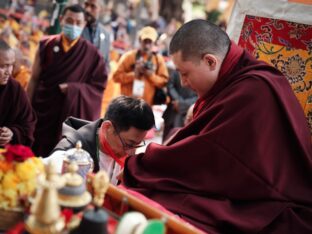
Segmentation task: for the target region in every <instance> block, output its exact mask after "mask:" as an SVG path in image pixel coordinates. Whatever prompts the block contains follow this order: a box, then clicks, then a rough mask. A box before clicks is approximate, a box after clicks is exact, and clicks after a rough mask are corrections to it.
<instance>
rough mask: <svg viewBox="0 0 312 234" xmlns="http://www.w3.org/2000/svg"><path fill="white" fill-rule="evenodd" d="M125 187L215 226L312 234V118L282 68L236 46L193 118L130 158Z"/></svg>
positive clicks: (203, 225)
mask: <svg viewBox="0 0 312 234" xmlns="http://www.w3.org/2000/svg"><path fill="white" fill-rule="evenodd" d="M124 184H125V185H126V186H127V187H128V188H130V189H133V190H135V191H137V192H141V193H142V194H144V195H146V196H147V197H149V198H151V199H153V200H154V201H156V202H158V203H160V204H161V205H163V206H164V207H166V208H167V209H168V210H170V211H172V212H173V213H176V214H178V215H179V216H181V217H182V218H183V219H185V220H187V221H189V222H190V223H192V224H193V225H195V226H197V227H199V228H201V229H203V230H205V231H207V232H209V233H283V234H284V233H301V234H302V233H311V232H312V222H311V221H312V147H311V142H310V135H309V130H308V125H307V120H306V119H305V117H304V114H303V110H302V109H301V107H300V105H299V103H298V100H297V99H296V97H295V95H294V94H293V91H292V89H291V87H290V85H289V83H288V81H287V80H286V78H285V77H284V76H283V75H282V74H281V73H280V72H279V71H278V70H276V69H275V68H273V67H271V66H269V65H267V64H265V63H264V62H260V61H258V60H256V59H254V58H253V57H252V56H251V55H250V54H248V53H247V52H246V51H243V50H242V49H240V48H238V47H237V46H236V45H234V44H232V45H231V49H230V51H229V53H228V55H227V57H226V59H225V61H224V62H223V65H222V68H221V71H220V74H219V78H218V80H217V82H216V83H215V85H214V86H213V87H212V89H211V90H210V91H209V92H208V93H207V94H206V95H205V96H204V97H202V98H200V99H199V100H198V101H197V103H196V105H195V108H194V119H193V121H192V122H191V123H190V124H188V125H187V126H185V127H184V128H182V129H181V130H180V131H179V132H177V134H176V135H175V136H174V137H173V138H172V139H171V140H170V141H169V143H168V145H167V146H163V145H158V144H153V143H152V144H150V145H149V146H148V147H147V149H146V152H145V154H139V155H137V156H133V157H129V158H128V159H127V161H126V164H125V171H124Z"/></svg>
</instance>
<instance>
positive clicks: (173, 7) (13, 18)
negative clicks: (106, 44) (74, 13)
mask: <svg viewBox="0 0 312 234" xmlns="http://www.w3.org/2000/svg"><path fill="white" fill-rule="evenodd" d="M76 3H78V4H81V5H82V6H84V0H53V1H51V0H2V1H1V2H0V39H3V40H4V41H6V42H7V43H8V44H9V45H10V46H11V47H12V48H14V49H15V51H16V64H15V66H14V71H13V77H14V78H15V79H16V80H17V81H18V82H19V83H20V84H21V85H22V86H23V87H24V88H25V89H26V88H27V85H28V82H29V79H30V77H31V72H32V70H31V68H32V64H33V62H34V57H35V53H36V50H37V47H38V43H39V41H40V39H42V37H43V36H44V35H52V34H58V33H60V32H61V27H60V24H59V15H60V14H61V12H62V9H64V7H65V6H66V5H70V4H76ZM103 3H104V5H103V6H104V7H103V8H102V10H101V16H100V22H101V24H102V25H104V27H105V29H106V31H107V32H108V33H109V37H110V53H109V54H110V56H109V57H110V60H109V71H110V72H109V78H108V83H107V87H106V89H105V92H104V96H103V101H102V107H101V110H102V111H101V113H102V115H103V114H104V113H105V110H106V107H107V104H108V103H109V102H110V100H111V99H112V98H114V97H116V96H118V95H120V84H118V83H116V82H114V80H113V79H111V74H112V73H113V72H114V71H115V70H116V67H117V65H118V60H119V58H120V57H121V55H123V54H124V53H125V52H127V51H129V50H131V49H134V48H137V47H139V45H138V40H137V39H138V32H139V30H140V29H141V28H143V27H144V26H152V27H154V28H155V29H156V30H157V33H158V39H157V41H156V43H155V44H154V48H153V50H154V51H155V52H158V53H160V54H161V55H163V57H164V60H165V62H166V65H167V68H168V71H169V76H170V80H171V81H172V82H168V85H171V87H173V86H174V85H175V84H177V85H179V84H178V83H179V82H176V81H178V80H179V79H178V77H176V76H177V74H176V73H175V72H174V69H173V63H172V61H170V58H169V56H168V46H169V42H170V39H171V37H172V35H173V34H174V33H175V31H176V30H177V29H178V28H179V27H180V25H182V24H183V23H184V22H187V21H189V20H191V19H194V18H202V19H207V20H209V21H211V22H213V23H215V24H217V25H219V26H220V27H222V28H223V29H225V28H226V24H227V21H228V20H229V16H230V13H231V10H232V7H233V4H234V0H171V1H165V0H128V1H127V0H103ZM194 36H196V35H194ZM173 88H175V87H173ZM178 88H179V89H181V87H178ZM179 92H180V91H179ZM181 92H182V93H183V92H184V91H183V90H182V91H181ZM167 94H168V93H167ZM191 96H192V95H191ZM173 98H174V97H172V96H170V95H169V94H168V100H167V104H168V103H170V102H171V103H173V101H174V100H173ZM170 99H171V100H170ZM195 101H196V98H194V97H193V96H192V99H191V102H195ZM190 104H191V103H189V104H188V105H190ZM173 107H174V106H173ZM165 108H166V107H164V108H162V109H161V110H160V111H161V112H163V111H164V110H165ZM184 109H185V110H184V114H183V116H182V118H180V119H179V121H178V122H177V121H175V122H176V123H174V124H171V125H170V127H168V128H167V129H165V132H166V133H168V132H169V131H170V129H171V128H174V127H180V126H182V125H183V123H184V118H185V115H186V111H187V108H184ZM168 118H171V117H170V116H169V117H168ZM170 121H171V122H172V121H174V120H170ZM156 127H157V126H156Z"/></svg>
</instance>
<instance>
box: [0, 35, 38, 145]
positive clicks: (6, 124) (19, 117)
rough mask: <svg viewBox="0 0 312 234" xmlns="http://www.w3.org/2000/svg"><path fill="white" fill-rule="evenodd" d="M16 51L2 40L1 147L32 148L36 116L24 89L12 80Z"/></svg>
mask: <svg viewBox="0 0 312 234" xmlns="http://www.w3.org/2000/svg"><path fill="white" fill-rule="evenodd" d="M14 62H15V54H14V51H13V50H12V49H11V48H10V47H9V46H8V45H7V44H6V43H5V42H4V41H2V40H0V147H3V146H4V145H6V144H23V145H27V146H31V145H32V143H33V141H34V138H33V133H34V130H35V124H36V116H35V113H34V111H33V110H32V107H31V104H30V102H29V100H28V98H27V95H26V93H25V91H24V89H23V88H22V87H21V86H20V84H19V83H18V82H17V81H15V79H14V78H12V71H13V65H14Z"/></svg>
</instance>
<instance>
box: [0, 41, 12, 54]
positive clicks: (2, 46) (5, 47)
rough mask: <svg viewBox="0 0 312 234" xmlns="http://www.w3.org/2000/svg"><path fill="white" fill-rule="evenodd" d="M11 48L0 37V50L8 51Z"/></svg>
mask: <svg viewBox="0 0 312 234" xmlns="http://www.w3.org/2000/svg"><path fill="white" fill-rule="evenodd" d="M11 49H12V48H11V47H10V46H9V44H8V43H6V42H5V41H4V40H3V39H0V51H8V50H11Z"/></svg>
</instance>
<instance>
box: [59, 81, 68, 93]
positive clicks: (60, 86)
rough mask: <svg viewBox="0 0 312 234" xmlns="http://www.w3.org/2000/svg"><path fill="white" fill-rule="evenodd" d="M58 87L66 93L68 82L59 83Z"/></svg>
mask: <svg viewBox="0 0 312 234" xmlns="http://www.w3.org/2000/svg"><path fill="white" fill-rule="evenodd" d="M59 88H60V90H61V92H62V93H64V94H65V93H67V89H68V84H66V83H62V84H59Z"/></svg>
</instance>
